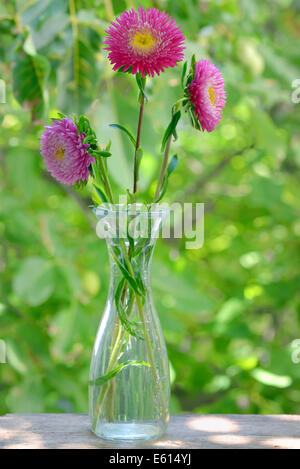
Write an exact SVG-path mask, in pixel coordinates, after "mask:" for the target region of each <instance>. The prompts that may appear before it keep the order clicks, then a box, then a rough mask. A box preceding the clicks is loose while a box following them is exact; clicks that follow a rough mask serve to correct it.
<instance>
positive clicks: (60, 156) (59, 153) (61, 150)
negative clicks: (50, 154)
mask: <svg viewBox="0 0 300 469" xmlns="http://www.w3.org/2000/svg"><path fill="white" fill-rule="evenodd" d="M64 154H65V149H64V148H63V147H59V149H58V150H57V152H56V153H55V158H58V159H59V160H63V158H64Z"/></svg>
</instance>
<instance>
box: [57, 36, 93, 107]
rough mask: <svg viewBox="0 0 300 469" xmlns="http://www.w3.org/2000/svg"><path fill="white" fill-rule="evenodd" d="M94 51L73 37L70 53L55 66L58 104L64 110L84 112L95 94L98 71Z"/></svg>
mask: <svg viewBox="0 0 300 469" xmlns="http://www.w3.org/2000/svg"><path fill="white" fill-rule="evenodd" d="M96 63H97V60H96V58H95V52H94V51H93V49H92V48H91V47H90V46H89V44H88V43H87V42H85V41H84V40H83V39H79V38H78V37H75V38H74V41H73V49H72V53H71V54H68V55H67V59H66V60H65V61H64V62H63V63H61V65H60V66H59V67H58V68H57V80H58V83H57V88H58V105H59V107H60V108H61V109H63V111H64V112H77V113H80V112H85V110H86V109H87V108H88V107H89V106H90V104H91V103H92V101H93V99H94V96H95V87H96V86H97V80H98V77H99V73H98V71H97V66H96Z"/></svg>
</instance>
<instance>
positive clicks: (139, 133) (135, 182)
mask: <svg viewBox="0 0 300 469" xmlns="http://www.w3.org/2000/svg"><path fill="white" fill-rule="evenodd" d="M144 105H145V96H144V95H143V94H142V95H141V105H140V114H139V122H138V128H137V135H136V145H135V152H134V170H133V193H134V194H135V193H136V191H137V184H138V158H137V156H138V149H139V147H140V142H141V132H142V123H143V115H144Z"/></svg>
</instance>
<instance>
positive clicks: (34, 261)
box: [13, 257, 54, 306]
mask: <svg viewBox="0 0 300 469" xmlns="http://www.w3.org/2000/svg"><path fill="white" fill-rule="evenodd" d="M13 290H14V293H15V294H16V295H17V296H19V297H20V298H21V299H22V300H24V301H25V302H26V303H28V304H29V305H31V306H38V305H41V304H43V303H44V302H45V301H47V300H48V298H49V297H50V296H51V294H52V292H53V290H54V275H53V267H52V265H51V263H50V262H49V261H47V260H45V259H42V258H40V257H29V258H28V259H25V261H23V262H22V264H21V267H20V269H19V271H18V273H17V274H16V276H15V277H14V279H13Z"/></svg>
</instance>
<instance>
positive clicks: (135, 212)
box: [41, 7, 225, 439]
mask: <svg viewBox="0 0 300 469" xmlns="http://www.w3.org/2000/svg"><path fill="white" fill-rule="evenodd" d="M104 45H105V49H107V50H108V59H109V61H110V62H111V64H112V65H113V70H115V71H118V72H123V73H128V74H131V75H134V76H135V79H136V84H137V90H138V102H139V115H138V122H137V133H136V136H134V135H132V133H131V132H130V131H129V130H128V129H127V128H126V125H124V123H122V124H112V126H113V127H115V128H116V129H117V130H118V131H120V132H124V133H125V134H126V136H127V137H128V139H129V141H130V142H131V144H132V146H133V160H132V162H133V164H132V166H133V185H132V189H131V190H130V188H128V189H127V192H126V194H125V195H124V196H123V197H122V202H121V203H116V197H115V194H113V191H112V188H111V184H110V178H109V164H108V160H109V158H111V157H113V156H112V151H113V144H111V142H108V143H107V144H106V145H105V144H104V145H103V144H102V141H100V142H99V140H98V139H97V137H96V134H95V132H94V130H93V128H92V126H91V124H90V122H89V119H88V118H87V117H85V116H74V117H72V118H70V117H67V116H65V115H63V114H59V117H58V118H55V119H53V122H52V123H51V125H49V126H46V127H45V131H44V132H43V134H42V137H41V154H42V155H43V157H44V161H45V164H46V166H47V169H48V171H49V172H50V173H51V174H52V176H53V177H54V178H56V179H57V180H58V181H60V182H62V183H64V184H68V185H70V186H74V187H75V188H77V189H81V188H82V187H84V186H85V185H86V184H87V182H88V181H89V182H90V183H91V186H92V187H93V191H94V193H93V198H94V202H95V205H94V207H93V210H94V213H95V215H96V217H97V218H98V220H99V222H98V225H97V229H98V234H99V236H102V237H105V238H106V242H107V246H108V252H109V257H110V265H111V277H110V286H109V292H108V298H107V302H106V306H105V310H104V314H103V316H102V318H101V321H100V325H99V329H98V333H97V336H96V340H95V345H94V350H93V355H92V360H91V369H90V381H89V404H90V417H91V429H92V431H93V432H94V433H95V434H96V435H98V436H100V437H102V438H107V439H150V438H155V437H157V436H159V435H161V434H162V433H163V432H164V431H165V429H166V426H167V422H168V419H169V393H170V385H169V365H168V357H167V352H166V346H165V341H164V337H163V334H162V330H161V326H160V322H159V318H158V315H157V312H156V310H155V307H154V302H153V298H152V292H151V282H150V271H151V259H152V255H153V250H154V246H155V242H156V239H157V237H158V234H159V231H160V228H161V226H162V223H163V221H164V219H165V218H166V217H167V215H168V209H167V208H166V207H165V206H164V205H162V204H161V203H160V202H161V200H162V198H163V197H164V195H165V193H166V190H167V186H168V179H169V177H170V176H171V174H172V173H173V171H174V170H175V168H176V167H177V164H178V158H177V156H176V155H174V156H172V157H171V156H170V150H171V144H172V140H173V139H176V138H177V126H178V122H179V121H180V119H181V117H182V116H183V115H187V116H188V118H189V120H190V122H191V124H192V126H193V127H194V128H196V129H198V130H202V131H204V130H206V131H208V132H211V131H212V130H214V128H215V127H216V126H217V124H218V122H219V120H220V119H221V117H222V109H223V107H224V105H225V91H224V82H223V79H222V75H221V73H220V72H219V71H218V69H217V68H216V67H215V66H214V65H212V64H211V63H210V62H209V61H208V60H204V59H202V60H200V61H198V62H197V61H196V58H195V56H193V57H192V59H191V63H190V66H189V67H188V64H187V62H185V63H184V65H183V68H182V74H181V83H182V95H181V96H179V97H178V100H177V101H176V102H175V103H174V105H173V106H172V109H171V110H170V123H169V125H168V127H167V129H166V131H165V133H164V135H163V136H162V145H161V154H162V156H161V158H162V161H161V169H160V173H159V176H158V180H157V186H156V191H155V196H154V199H153V203H152V204H142V202H143V201H142V200H140V193H139V170H140V164H141V160H142V158H143V149H142V124H143V114H144V107H145V105H146V103H147V99H148V98H147V80H149V79H152V78H153V77H154V76H155V75H160V73H161V72H163V71H164V70H165V69H166V68H168V67H175V66H177V64H178V62H180V61H182V60H183V58H184V54H183V51H184V36H183V33H182V31H181V29H180V28H179V27H178V26H177V25H176V23H175V20H174V19H172V18H171V17H170V16H168V15H167V14H166V13H165V12H160V11H158V10H157V9H155V8H149V9H147V10H146V9H144V8H143V7H141V8H139V10H138V11H135V10H130V11H125V12H124V13H123V14H122V15H120V16H119V18H117V19H116V20H115V22H112V23H111V25H110V27H109V29H108V31H107V35H106V38H105V40H104ZM150 77H151V78H150Z"/></svg>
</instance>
